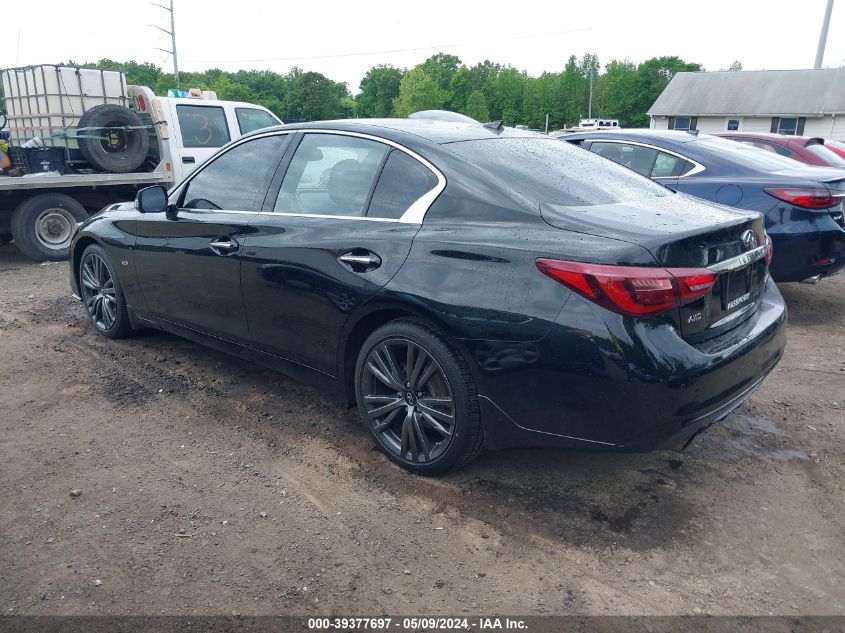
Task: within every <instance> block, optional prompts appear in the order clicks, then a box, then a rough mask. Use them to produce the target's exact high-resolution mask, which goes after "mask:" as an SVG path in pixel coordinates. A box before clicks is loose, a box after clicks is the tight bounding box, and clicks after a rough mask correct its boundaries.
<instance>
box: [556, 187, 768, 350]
mask: <svg viewBox="0 0 845 633" xmlns="http://www.w3.org/2000/svg"><path fill="white" fill-rule="evenodd" d="M540 212H541V214H542V216H543V219H544V220H545V221H546V222H547V223H548V224H550V225H551V226H554V227H556V228H560V229H565V230H567V231H573V232H577V233H585V234H589V235H596V236H601V237H610V238H613V239H617V240H622V241H626V242H630V243H632V244H637V245H639V246H642V247H643V248H645V249H647V250H648V251H649V252H650V253H651V254H652V256H653V257H654V259H655V263H656V264H658V265H660V266H662V267H665V268H706V269H709V270H710V271H711V272H713V273H715V274H717V275H718V278H717V281H716V284H715V285H714V286H713V289H712V290H711V291H710V292H709V293H708V294H707V295H705V296H704V297H701V298H700V299H697V300H695V301H693V302H692V303H689V304H686V305H684V306H682V307H681V308H679V309H678V310H675V311H673V313H671V314H670V318H671V319H672V320H673V322H674V323H675V325H676V327H677V328H678V330H679V331H680V333H681V335H682V336H683V337H684V338H685V339H686V340H688V341H690V342H696V341H700V340H704V339H707V338H711V337H714V336H717V335H719V334H722V333H724V332H726V331H728V330H730V329H732V328H733V327H736V326H737V325H739V324H740V323H742V322H743V321H745V320H746V318H748V317H750V316H751V315H752V314H753V313H754V312H755V311H756V309H757V307H758V305H759V301H760V297H761V296H762V293H763V288H764V286H765V283H766V273H767V264H766V261H765V245H766V234H765V230H764V228H763V217H762V215H760V214H759V213H755V212H750V211H741V210H739V209H733V208H728V207H723V206H721V205H717V204H713V203H709V202H706V201H699V200H697V199H693V198H690V197H688V196H685V195H683V194H676V195H671V196H666V197H655V198H648V199H645V200H636V201H632V202H622V203H615V204H605V205H590V206H564V205H555V204H548V203H543V204H541V205H540ZM595 263H611V264H612V263H614V262H595Z"/></svg>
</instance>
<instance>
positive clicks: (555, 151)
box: [447, 137, 672, 206]
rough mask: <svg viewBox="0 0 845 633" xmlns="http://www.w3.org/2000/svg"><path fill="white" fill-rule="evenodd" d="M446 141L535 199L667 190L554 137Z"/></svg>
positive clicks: (608, 200)
mask: <svg viewBox="0 0 845 633" xmlns="http://www.w3.org/2000/svg"><path fill="white" fill-rule="evenodd" d="M447 147H449V149H451V150H452V151H453V152H455V153H456V154H458V155H459V156H461V157H462V158H464V159H466V160H467V161H469V162H470V163H473V164H474V165H476V166H478V167H480V168H481V169H483V170H484V171H485V172H487V173H488V174H489V175H491V176H492V177H494V178H496V179H497V180H499V181H500V182H501V183H502V184H504V185H506V186H507V187H509V188H510V189H511V190H513V191H515V192H516V193H518V194H520V195H521V196H522V197H524V198H526V199H527V200H529V201H532V202H536V203H542V202H548V203H551V204H561V205H569V206H585V205H596V204H613V203H616V202H625V201H631V200H640V199H643V198H648V197H654V196H668V195H671V193H672V192H671V191H670V190H669V189H666V188H665V187H663V186H661V185H658V184H657V183H655V182H653V181H652V180H651V179H649V178H646V177H645V176H641V175H640V174H638V173H636V172H635V171H633V170H631V169H628V168H627V167H622V166H621V165H617V164H616V163H614V162H613V161H612V160H608V159H606V158H603V157H601V156H599V155H597V154H593V153H592V152H589V151H587V150H584V149H581V148H580V147H575V146H574V145H571V144H569V143H567V142H565V141H559V140H557V139H548V138H523V137H516V138H513V137H511V138H496V139H486V140H476V141H459V142H457V143H450V144H448V146H447Z"/></svg>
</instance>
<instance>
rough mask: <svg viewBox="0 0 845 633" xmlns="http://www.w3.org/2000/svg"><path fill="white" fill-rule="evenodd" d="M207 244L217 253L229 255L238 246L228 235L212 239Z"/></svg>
mask: <svg viewBox="0 0 845 633" xmlns="http://www.w3.org/2000/svg"><path fill="white" fill-rule="evenodd" d="M209 246H210V247H211V250H213V251H214V252H215V253H217V254H218V255H230V254H231V253H234V252H235V251H236V250H238V249H239V248H240V244H238V243H237V242H236V241H235V240H232V239H229V238H228V237H222V238H218V239H216V240H212V241H211V243H209Z"/></svg>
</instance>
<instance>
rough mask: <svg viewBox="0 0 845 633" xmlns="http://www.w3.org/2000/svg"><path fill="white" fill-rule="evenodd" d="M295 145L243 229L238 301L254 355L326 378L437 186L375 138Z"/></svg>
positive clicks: (307, 140)
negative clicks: (355, 316)
mask: <svg viewBox="0 0 845 633" xmlns="http://www.w3.org/2000/svg"><path fill="white" fill-rule="evenodd" d="M298 140H299V144H298V146H297V148H296V150H295V152H294V153H293V155H292V157H291V158H290V160H289V164H288V165H287V168H286V170H285V172H284V175H283V177H282V175H281V174H280V176H279V177H278V178H277V182H276V184H275V187H274V188H271V195H270V196H268V200H267V202H266V203H265V207H266V208H265V211H266V212H264V213H261V214H259V215H258V216H256V217H255V219H254V220H253V221H252V223H251V225H250V229H251V231H250V233H249V235H248V236H247V238H246V245H245V253H246V254H245V257H244V263H243V269H242V280H243V292H244V302H245V304H246V308H247V311H248V313H249V319H250V338H251V341H252V343H253V345H254V346H255V347H258V348H259V349H262V350H264V351H268V352H270V353H273V354H276V355H279V356H282V357H284V358H287V359H289V360H293V361H296V362H299V363H301V364H305V365H308V366H310V367H313V368H316V369H319V370H320V371H323V372H326V373H329V374H332V375H334V374H335V373H336V372H337V354H338V341H339V338H340V335H341V332H342V331H343V328H344V325H345V324H346V322H347V320H348V319H349V317H350V315H351V314H352V313H353V312H354V311H355V310H356V309H358V308H359V307H360V306H361V305H362V304H363V303H365V302H366V301H367V300H368V299H369V298H370V297H372V296H373V294H375V293H376V292H377V291H378V290H379V289H380V288H382V287H383V286H384V285H385V284H386V283H387V282H388V281H389V280H390V278H391V277H393V275H395V274H396V272H397V271H398V270H399V268H400V267H401V266H402V264H403V263H404V261H405V258H406V257H407V255H408V252H409V251H410V248H411V242H412V240H413V238H414V235H416V233H417V231H418V230H419V226H420V222H421V220H422V214H423V213H424V210H425V209H427V207H428V205H429V204H430V203H431V202H432V201H433V200H434V198H436V196H437V195H438V194H439V192H440V191H441V190H442V188H443V187H444V186H445V179H444V178H443V176H442V175H441V174H439V172H436V171H435V170H434V168H433V166H431V165H430V164H429V163H427V162H425V161H424V160H423V159H421V158H420V157H418V156H416V155H414V154H413V153H412V152H409V151H406V150H404V149H403V148H400V147H398V146H396V145H394V144H391V143H389V142H387V141H383V140H380V139H376V138H368V137H365V136H363V135H359V134H351V133H347V134H345V133H341V132H332V133H326V132H308V133H305V134H302V135H301V136H300V138H299V139H298ZM280 171H281V170H280ZM274 194H275V195H274ZM271 198H272V199H271Z"/></svg>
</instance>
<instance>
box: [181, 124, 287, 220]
mask: <svg viewBox="0 0 845 633" xmlns="http://www.w3.org/2000/svg"><path fill="white" fill-rule="evenodd" d="M287 143H288V135H287V134H284V135H277V136H266V137H264V138H257V139H253V140H251V141H247V142H246V143H242V144H240V145H236V146H235V147H233V148H232V149H230V150H229V151H228V152H226V153H225V154H223V155H222V156H220V157H218V158H217V159H215V160H214V161H212V162H211V163H209V164H208V165H207V166H206V167H202V168H200V171H199V172H198V173H197V175H196V176H194V177H193V178H192V179H191V180H190V181H188V184H187V187H186V188H185V192H184V193H183V194H182V201H183V202H182V205H181V206H182V208H185V209H225V210H227V211H260V210H261V205H262V203H263V202H264V196H265V195H266V193H267V188H268V187H269V186H270V179H271V178H272V177H273V174H274V173H275V172H276V168H277V167H278V165H279V161H280V160H281V158H282V153H283V152H284V149H285V145H287Z"/></svg>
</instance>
